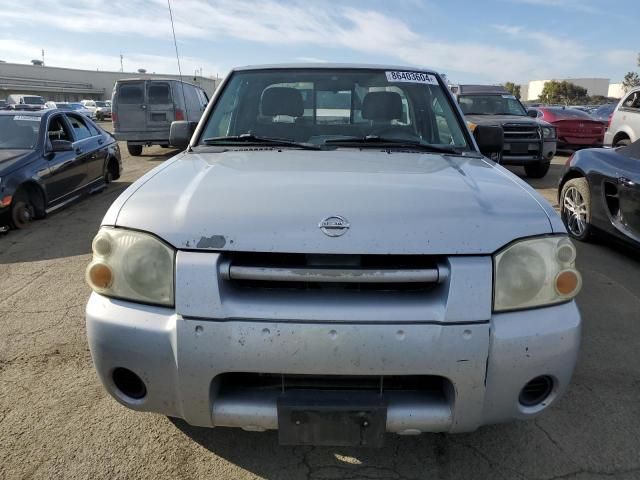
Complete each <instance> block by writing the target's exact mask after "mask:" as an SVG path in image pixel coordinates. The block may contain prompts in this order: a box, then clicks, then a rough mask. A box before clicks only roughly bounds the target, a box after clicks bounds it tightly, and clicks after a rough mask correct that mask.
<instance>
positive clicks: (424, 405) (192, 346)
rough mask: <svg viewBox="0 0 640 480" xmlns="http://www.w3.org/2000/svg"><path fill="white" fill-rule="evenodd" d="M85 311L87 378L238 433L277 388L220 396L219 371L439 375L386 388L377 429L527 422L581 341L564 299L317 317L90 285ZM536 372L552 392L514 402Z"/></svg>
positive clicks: (268, 407) (143, 403)
mask: <svg viewBox="0 0 640 480" xmlns="http://www.w3.org/2000/svg"><path fill="white" fill-rule="evenodd" d="M86 319H87V334H88V339H89V345H90V348H91V353H92V356H93V360H94V363H95V367H96V370H97V372H98V375H99V377H100V379H101V381H102V383H103V384H104V386H105V388H106V389H107V391H108V392H109V393H110V394H111V395H112V396H113V397H114V398H116V399H117V400H118V401H119V402H120V403H122V404H123V405H125V406H127V407H129V408H132V409H134V410H140V411H151V412H157V413H161V414H164V415H169V416H174V417H181V418H183V419H185V420H186V421H187V422H188V423H190V424H192V425H198V426H207V427H213V426H228V427H240V428H244V429H246V430H265V429H274V428H277V421H278V419H277V409H276V402H277V396H278V395H277V394H274V393H273V392H261V391H258V390H256V391H254V392H248V393H245V394H242V395H234V394H230V395H221V394H220V392H219V391H218V389H217V383H216V378H219V375H221V374H224V373H228V372H252V373H282V374H305V375H434V376H440V377H443V378H445V379H446V380H447V381H448V383H449V384H450V385H451V387H452V388H451V389H450V391H447V392H444V395H431V394H429V393H420V394H413V393H405V392H390V393H389V395H388V397H387V398H386V400H387V401H388V410H387V425H386V429H387V431H389V432H396V433H403V434H414V433H420V432H466V431H472V430H475V429H476V428H478V427H479V426H481V425H484V424H490V423H496V422H502V421H508V420H513V419H526V418H529V417H532V416H534V415H536V414H538V413H540V412H541V411H542V410H544V409H545V408H546V407H547V406H549V405H550V404H552V403H553V402H554V401H555V400H556V399H557V398H558V397H559V396H560V395H561V394H562V393H563V392H564V391H565V390H566V388H567V386H568V384H569V381H570V378H571V375H572V372H573V368H574V365H575V362H576V358H577V352H578V348H579V343H580V315H579V312H578V310H577V307H576V305H575V303H574V302H571V303H566V304H562V305H558V306H553V307H548V308H540V309H534V310H526V311H521V312H511V313H501V314H493V315H492V316H491V318H490V320H488V321H483V322H478V323H474V322H457V323H456V322H451V323H442V322H431V323H430V322H416V323H412V322H402V323H393V322H388V323H380V322H376V323H342V322H327V323H323V322H294V321H287V322H276V321H270V320H266V321H260V320H255V319H233V320H212V319H198V318H186V317H183V316H181V315H178V314H176V313H175V311H174V310H173V309H166V308H160V307H152V306H145V305H140V304H135V303H129V302H124V301H119V300H112V299H108V298H105V297H102V296H100V295H97V294H95V293H94V294H92V296H91V298H90V300H89V303H88V305H87V312H86ZM117 367H124V368H127V369H130V370H132V371H133V372H135V373H136V374H137V375H139V376H140V377H141V378H142V380H143V381H144V383H145V385H146V388H147V394H146V396H145V397H144V398H142V399H140V400H135V399H133V398H130V397H127V396H126V395H124V394H123V393H122V392H121V391H119V390H118V388H116V386H115V384H114V382H113V379H112V373H113V371H114V369H115V368H117ZM540 375H548V376H550V377H551V378H552V379H553V380H554V388H553V391H552V393H551V395H550V396H549V397H548V398H547V400H545V401H544V402H542V403H541V404H539V405H537V406H535V407H524V406H522V405H521V404H520V403H519V401H518V396H519V393H520V391H521V389H522V387H523V386H524V384H525V383H527V382H528V381H530V380H531V379H533V378H534V377H537V376H540ZM385 395H386V394H385Z"/></svg>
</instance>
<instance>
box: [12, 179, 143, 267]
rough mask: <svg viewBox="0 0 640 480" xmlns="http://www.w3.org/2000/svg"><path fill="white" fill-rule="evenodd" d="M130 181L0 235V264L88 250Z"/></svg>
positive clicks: (117, 182)
mask: <svg viewBox="0 0 640 480" xmlns="http://www.w3.org/2000/svg"><path fill="white" fill-rule="evenodd" d="M129 185H131V183H130V182H120V181H116V182H113V183H112V184H110V185H108V186H107V188H106V189H105V190H103V191H102V192H99V193H95V194H93V195H90V196H88V197H83V198H81V199H79V200H78V201H76V202H73V203H72V204H71V205H69V206H67V207H64V208H62V209H60V210H58V211H56V212H53V213H51V214H50V215H48V216H47V218H45V219H44V220H36V221H35V222H33V223H32V224H31V225H30V226H29V228H27V229H25V230H10V231H9V232H7V233H5V234H2V235H0V264H7V263H19V262H34V261H40V260H50V259H53V258H60V257H72V256H75V255H83V254H88V253H91V240H92V239H93V236H94V235H95V234H96V232H97V230H98V227H99V226H100V221H101V220H102V217H104V214H105V213H106V211H107V209H108V208H109V206H110V205H111V204H112V203H113V201H114V200H115V199H116V198H117V197H118V195H120V194H121V193H122V192H123V191H124V190H125V189H126V188H127V187H128V186H129Z"/></svg>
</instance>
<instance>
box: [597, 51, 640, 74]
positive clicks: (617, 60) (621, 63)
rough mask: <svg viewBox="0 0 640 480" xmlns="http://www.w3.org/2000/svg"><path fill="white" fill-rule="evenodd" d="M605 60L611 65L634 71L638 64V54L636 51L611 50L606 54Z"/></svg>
mask: <svg viewBox="0 0 640 480" xmlns="http://www.w3.org/2000/svg"><path fill="white" fill-rule="evenodd" d="M604 59H605V60H606V61H607V63H609V64H610V65H615V66H617V67H623V68H628V69H629V70H633V69H635V67H636V65H637V62H638V53H637V52H636V51H635V50H609V51H608V52H605V53H604Z"/></svg>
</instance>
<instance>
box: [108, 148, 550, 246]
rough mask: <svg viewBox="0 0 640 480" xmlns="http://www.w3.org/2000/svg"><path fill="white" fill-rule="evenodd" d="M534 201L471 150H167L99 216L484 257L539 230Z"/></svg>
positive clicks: (155, 229)
mask: <svg viewBox="0 0 640 480" xmlns="http://www.w3.org/2000/svg"><path fill="white" fill-rule="evenodd" d="M541 202H542V203H541ZM544 202H545V201H544V200H542V199H541V197H539V196H537V194H536V193H535V192H534V191H533V190H532V189H531V188H529V187H528V186H527V185H526V184H524V182H522V181H521V180H519V179H518V178H517V177H515V176H514V175H512V174H510V173H509V172H507V171H506V170H504V169H503V168H502V167H498V166H496V165H494V164H493V163H492V162H490V161H488V160H486V159H483V158H480V157H463V156H445V155H440V154H425V153H409V152H407V153H404V152H403V153H401V152H392V153H387V152H384V151H378V150H373V149H366V150H362V151H360V150H355V149H339V150H334V151H303V150H281V151H278V150H275V149H274V150H270V149H268V150H264V149H262V150H258V149H246V150H243V151H238V150H229V151H218V152H217V153H185V154H182V155H179V156H178V157H176V158H174V159H173V160H170V161H169V162H168V164H164V165H161V166H160V167H157V168H156V169H155V170H154V171H151V172H149V173H148V174H147V175H145V176H144V177H142V178H141V179H140V180H139V181H138V182H136V183H134V184H133V185H131V186H130V187H129V189H127V191H125V192H124V193H123V194H122V196H121V197H120V198H119V199H118V200H116V202H115V203H114V205H113V206H112V207H111V209H110V210H109V212H108V213H107V216H106V217H105V219H104V220H103V224H106V225H117V226H119V227H128V228H135V229H138V230H144V231H148V232H152V233H154V234H156V235H158V236H159V237H161V238H162V239H164V240H165V241H167V242H168V243H170V244H172V245H173V246H175V247H176V248H178V249H195V250H235V251H252V252H289V253H333V254H340V253H344V254H356V253H363V252H366V253H369V254H376V253H377V254H488V253H492V252H494V251H496V250H498V249H499V248H500V247H502V246H504V245H505V244H507V243H509V242H511V241H512V240H514V239H516V238H519V237H525V236H530V235H538V234H544V233H551V232H552V227H551V222H550V219H549V218H550V217H549V214H548V211H549V210H547V211H545V209H544V208H543V206H542V204H543V203H544ZM547 207H548V205H547ZM548 208H549V209H550V208H551V207H548ZM338 215H339V216H342V217H344V218H345V219H346V220H347V221H348V222H349V224H350V228H349V229H348V231H347V232H346V233H345V234H344V235H342V236H339V237H329V236H327V235H325V234H324V233H323V232H322V231H321V230H320V228H319V223H320V222H321V221H322V220H323V219H325V218H327V217H331V216H338Z"/></svg>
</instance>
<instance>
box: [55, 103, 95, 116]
mask: <svg viewBox="0 0 640 480" xmlns="http://www.w3.org/2000/svg"><path fill="white" fill-rule="evenodd" d="M53 108H58V109H60V110H70V111H74V112H78V113H81V114H82V115H84V116H85V117H89V118H90V119H92V120H95V119H96V113H95V112H94V111H91V110H89V109H88V108H85V107H84V106H83V105H82V104H81V103H75V102H73V103H72V102H56V103H55V107H53Z"/></svg>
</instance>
